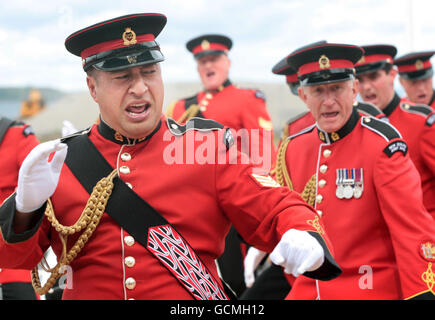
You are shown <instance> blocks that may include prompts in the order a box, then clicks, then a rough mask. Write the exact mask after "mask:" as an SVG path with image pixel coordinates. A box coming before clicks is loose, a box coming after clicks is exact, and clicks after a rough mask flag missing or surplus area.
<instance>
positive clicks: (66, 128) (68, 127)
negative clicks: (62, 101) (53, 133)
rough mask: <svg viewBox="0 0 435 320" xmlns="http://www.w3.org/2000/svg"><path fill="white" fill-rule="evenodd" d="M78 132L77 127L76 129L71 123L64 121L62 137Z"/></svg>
mask: <svg viewBox="0 0 435 320" xmlns="http://www.w3.org/2000/svg"><path fill="white" fill-rule="evenodd" d="M77 131H78V130H77V129H76V127H74V125H73V124H72V123H71V122H70V121H68V120H63V121H62V137H66V136H69V135H70V134H73V133H76V132H77Z"/></svg>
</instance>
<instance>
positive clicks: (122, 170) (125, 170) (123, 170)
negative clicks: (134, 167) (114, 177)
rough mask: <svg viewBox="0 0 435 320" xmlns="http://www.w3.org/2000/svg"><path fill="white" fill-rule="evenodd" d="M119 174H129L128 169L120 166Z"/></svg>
mask: <svg viewBox="0 0 435 320" xmlns="http://www.w3.org/2000/svg"><path fill="white" fill-rule="evenodd" d="M119 172H121V173H122V174H129V173H130V168H129V167H127V166H122V167H121V168H119Z"/></svg>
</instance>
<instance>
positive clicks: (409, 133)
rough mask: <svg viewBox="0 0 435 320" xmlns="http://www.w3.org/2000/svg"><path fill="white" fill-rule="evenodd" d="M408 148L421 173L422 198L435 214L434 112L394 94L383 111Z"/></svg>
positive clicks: (433, 214)
mask: <svg viewBox="0 0 435 320" xmlns="http://www.w3.org/2000/svg"><path fill="white" fill-rule="evenodd" d="M383 111H384V113H385V114H386V115H387V116H388V119H389V121H390V123H391V124H392V125H393V126H394V127H396V128H397V130H399V132H400V133H401V134H402V137H403V138H404V139H405V141H406V144H407V145H408V147H409V155H410V156H411V159H412V161H413V162H414V164H415V166H416V168H417V170H418V172H419V173H420V176H421V186H422V188H423V201H424V205H425V207H426V209H427V210H428V211H429V212H430V213H431V214H432V216H433V217H435V125H433V120H432V118H433V117H434V116H433V114H434V111H433V110H432V109H431V108H430V107H428V106H424V105H414V104H412V103H411V102H409V100H406V99H400V98H399V96H397V95H395V96H394V98H393V100H392V101H391V102H390V104H389V105H388V106H387V107H386V108H385V109H384V110H383Z"/></svg>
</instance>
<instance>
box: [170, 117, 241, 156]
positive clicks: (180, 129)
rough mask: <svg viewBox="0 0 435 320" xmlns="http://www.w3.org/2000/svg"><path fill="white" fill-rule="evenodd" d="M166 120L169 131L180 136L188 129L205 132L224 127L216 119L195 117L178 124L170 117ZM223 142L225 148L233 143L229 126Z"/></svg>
mask: <svg viewBox="0 0 435 320" xmlns="http://www.w3.org/2000/svg"><path fill="white" fill-rule="evenodd" d="M166 121H167V124H168V128H169V131H171V132H172V134H173V135H175V136H182V135H184V134H185V133H186V132H187V131H189V130H196V131H201V132H207V131H213V130H222V129H223V128H224V126H223V125H222V124H220V123H219V122H217V121H214V120H211V119H204V118H197V117H194V118H190V119H189V121H187V122H186V124H184V125H182V124H179V123H178V122H176V121H175V120H174V119H172V118H167V120H166ZM223 142H224V144H225V146H226V148H227V150H228V149H229V148H230V147H231V146H232V145H233V144H234V137H233V134H232V133H231V130H230V129H229V128H227V129H226V130H225V134H224V138H223Z"/></svg>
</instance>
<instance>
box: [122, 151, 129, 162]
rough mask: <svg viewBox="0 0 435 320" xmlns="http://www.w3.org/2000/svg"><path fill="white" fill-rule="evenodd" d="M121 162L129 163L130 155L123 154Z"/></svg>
mask: <svg viewBox="0 0 435 320" xmlns="http://www.w3.org/2000/svg"><path fill="white" fill-rule="evenodd" d="M121 160H122V161H130V160H131V154H129V153H127V152H124V153H123V154H121Z"/></svg>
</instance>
